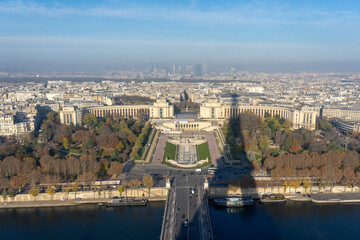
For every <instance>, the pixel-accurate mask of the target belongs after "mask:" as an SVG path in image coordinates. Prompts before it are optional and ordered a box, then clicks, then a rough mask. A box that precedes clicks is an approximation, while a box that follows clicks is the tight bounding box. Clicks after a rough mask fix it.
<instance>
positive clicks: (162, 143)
mask: <svg viewBox="0 0 360 240" xmlns="http://www.w3.org/2000/svg"><path fill="white" fill-rule="evenodd" d="M168 138H169V135H168V134H160V137H159V142H158V144H157V147H156V150H155V153H154V157H153V160H152V162H151V164H152V165H161V164H162V161H163V157H164V152H165V147H166V142H167V140H168Z"/></svg>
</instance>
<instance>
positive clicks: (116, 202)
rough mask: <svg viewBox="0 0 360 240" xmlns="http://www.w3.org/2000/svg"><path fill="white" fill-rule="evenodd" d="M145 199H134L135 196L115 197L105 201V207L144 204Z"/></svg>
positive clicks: (146, 201)
mask: <svg viewBox="0 0 360 240" xmlns="http://www.w3.org/2000/svg"><path fill="white" fill-rule="evenodd" d="M147 203H148V200H147V199H135V198H117V199H109V200H107V201H106V202H105V206H106V207H127V206H146V205H147Z"/></svg>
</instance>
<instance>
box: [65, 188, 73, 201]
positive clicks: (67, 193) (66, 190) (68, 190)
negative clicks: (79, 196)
mask: <svg viewBox="0 0 360 240" xmlns="http://www.w3.org/2000/svg"><path fill="white" fill-rule="evenodd" d="M64 190H65V192H66V199H69V192H70V190H71V187H70V186H66V187H65V189H64Z"/></svg>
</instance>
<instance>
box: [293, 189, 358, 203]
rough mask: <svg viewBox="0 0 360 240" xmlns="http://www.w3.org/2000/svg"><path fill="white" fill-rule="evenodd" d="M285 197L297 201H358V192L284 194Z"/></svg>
mask: <svg viewBox="0 0 360 240" xmlns="http://www.w3.org/2000/svg"><path fill="white" fill-rule="evenodd" d="M286 198H287V199H289V200H291V201H297V202H313V203H319V204H326V203H360V193H359V192H354V193H318V194H296V195H291V196H286Z"/></svg>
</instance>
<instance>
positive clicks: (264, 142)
mask: <svg viewBox="0 0 360 240" xmlns="http://www.w3.org/2000/svg"><path fill="white" fill-rule="evenodd" d="M268 146H269V138H268V137H267V136H265V135H261V136H260V137H259V149H260V150H261V152H262V155H263V156H264V153H265V151H266V149H267V147H268Z"/></svg>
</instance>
